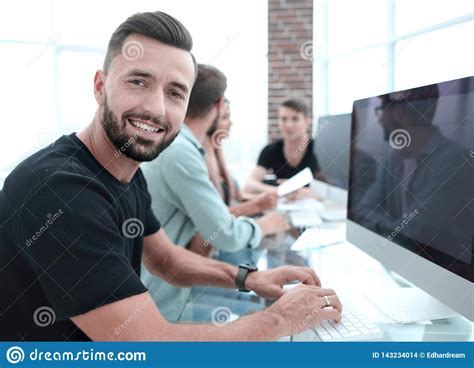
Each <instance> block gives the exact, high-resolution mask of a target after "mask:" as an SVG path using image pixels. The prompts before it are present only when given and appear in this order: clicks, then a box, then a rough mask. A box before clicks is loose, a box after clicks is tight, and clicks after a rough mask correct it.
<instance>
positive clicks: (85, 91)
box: [57, 51, 104, 134]
mask: <svg viewBox="0 0 474 368" xmlns="http://www.w3.org/2000/svg"><path fill="white" fill-rule="evenodd" d="M103 61H104V55H102V54H99V53H89V52H72V51H62V52H60V53H59V56H58V88H59V91H58V98H59V102H58V105H57V108H58V112H59V114H60V124H61V132H62V133H63V134H68V133H71V132H73V131H78V130H81V129H83V128H84V127H85V126H86V125H87V124H89V123H90V122H91V120H92V117H93V116H94V113H95V109H96V107H97V103H96V101H95V99H94V92H93V83H94V75H95V72H96V70H98V69H102V63H103Z"/></svg>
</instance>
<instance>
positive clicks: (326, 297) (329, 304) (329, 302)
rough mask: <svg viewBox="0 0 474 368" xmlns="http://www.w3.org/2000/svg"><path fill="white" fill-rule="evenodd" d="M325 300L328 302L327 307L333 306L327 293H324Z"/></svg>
mask: <svg viewBox="0 0 474 368" xmlns="http://www.w3.org/2000/svg"><path fill="white" fill-rule="evenodd" d="M324 301H325V302H326V305H325V306H324V307H325V308H326V307H329V306H331V301H330V300H329V297H328V296H327V295H324Z"/></svg>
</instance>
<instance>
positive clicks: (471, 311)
mask: <svg viewBox="0 0 474 368" xmlns="http://www.w3.org/2000/svg"><path fill="white" fill-rule="evenodd" d="M473 144H474V77H467V78H462V79H457V80H452V81H448V82H442V83H438V84H432V85H428V86H423V87H419V88H413V89H408V90H404V91H399V92H394V93H389V94H384V95H380V96H376V97H372V98H366V99H362V100H358V101H355V102H354V104H353V111H352V137H351V156H350V178H349V199H348V221H347V240H348V241H349V242H350V243H352V244H354V245H356V246H357V247H359V248H360V249H362V250H363V251H365V252H366V253H368V254H369V255H371V256H372V257H374V258H375V259H377V260H379V261H380V262H381V263H382V264H383V265H384V266H386V267H387V268H389V269H391V270H393V271H395V272H396V273H398V274H399V275H401V276H402V277H404V278H405V279H407V280H408V281H409V282H410V283H412V284H414V285H415V286H417V287H418V288H419V289H421V290H424V291H425V292H426V293H428V294H430V295H431V296H432V297H434V298H436V299H438V300H439V301H440V302H442V303H443V304H445V305H446V306H448V307H449V308H451V309H452V310H454V311H456V312H458V313H460V314H461V315H463V316H465V317H466V318H468V319H469V320H471V321H472V320H473V319H474V303H473V296H474V292H473V281H474V279H473V277H474V272H473V258H474V256H473V241H474V145H473ZM368 167H373V168H374V169H375V177H374V176H373V175H371V174H370V175H367V172H368V171H367V168H368Z"/></svg>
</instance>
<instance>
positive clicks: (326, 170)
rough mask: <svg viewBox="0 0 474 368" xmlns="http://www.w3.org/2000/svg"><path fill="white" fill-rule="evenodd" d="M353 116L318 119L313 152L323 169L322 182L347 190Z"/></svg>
mask: <svg viewBox="0 0 474 368" xmlns="http://www.w3.org/2000/svg"><path fill="white" fill-rule="evenodd" d="M350 141H351V114H341V115H327V116H321V117H320V118H319V119H318V126H317V129H316V133H315V135H314V144H313V150H314V154H315V155H316V158H317V160H318V163H319V166H320V168H321V174H322V176H321V180H323V181H325V182H326V183H327V184H330V185H334V186H336V187H339V188H341V189H344V190H347V188H348V182H349V152H350Z"/></svg>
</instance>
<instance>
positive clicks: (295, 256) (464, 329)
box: [187, 223, 474, 341]
mask: <svg viewBox="0 0 474 368" xmlns="http://www.w3.org/2000/svg"><path fill="white" fill-rule="evenodd" d="M322 226H326V227H330V228H332V229H333V230H334V231H344V224H341V223H339V224H336V223H330V224H327V223H326V224H323V225H322ZM291 244H292V243H291V240H289V239H288V237H287V238H286V239H284V238H283V236H275V237H271V238H267V239H265V241H264V244H263V247H264V248H265V250H264V251H263V252H261V254H260V258H259V262H258V265H259V268H260V269H265V268H268V267H276V266H278V265H284V264H294V265H300V266H303V265H306V266H310V267H312V268H313V269H314V270H315V271H316V273H317V274H318V275H319V277H320V279H321V282H322V284H323V287H329V288H332V289H334V290H336V292H337V293H338V294H339V295H341V296H343V297H344V298H350V299H351V302H352V303H353V304H356V305H357V306H358V307H359V308H361V309H363V310H364V311H366V313H367V314H368V315H369V317H371V319H372V320H373V321H374V322H375V323H376V324H377V325H378V326H379V327H380V328H381V329H382V330H383V331H384V338H383V340H382V341H474V332H473V331H474V323H472V322H470V321H468V320H466V319H465V318H463V317H461V316H459V315H458V316H457V317H455V318H450V319H445V320H437V321H432V322H431V323H428V324H405V325H402V324H396V323H393V322H392V321H391V320H390V319H389V318H388V317H387V316H386V314H384V313H382V312H381V311H379V310H378V309H377V308H376V307H374V306H373V305H372V304H371V303H370V302H369V301H368V300H367V298H365V296H364V293H366V292H368V293H373V292H376V291H377V290H383V289H384V288H387V287H389V286H393V285H394V284H395V281H394V280H393V279H392V277H391V276H390V274H389V273H388V272H387V270H386V269H385V268H384V267H382V265H381V264H380V263H379V262H377V261H376V260H374V259H373V258H371V257H370V256H368V255H367V254H365V253H364V252H362V251H361V250H359V249H358V248H356V247H355V246H353V245H351V244H349V243H347V242H342V243H339V244H336V245H331V246H328V247H322V248H317V249H314V248H313V249H310V250H301V251H298V252H295V251H292V250H291V249H289V247H290V245H291ZM238 297H239V293H238V292H229V293H228V295H227V296H226V297H225V298H221V297H219V298H214V297H213V296H211V297H205V296H202V297H201V298H200V299H199V308H200V309H201V311H202V310H203V309H204V310H208V311H209V313H208V315H207V317H203V315H202V313H201V315H200V317H199V318H193V319H192V321H195V322H212V320H211V317H210V315H211V313H210V312H211V311H216V310H218V309H219V308H227V309H228V310H230V311H232V312H233V313H235V312H236V311H237V310H240V311H239V312H237V314H241V315H242V314H246V313H247V312H253V311H255V310H258V309H262V308H264V306H265V302H264V301H262V300H260V301H259V300H258V299H259V298H258V297H257V296H253V301H254V302H256V303H253V304H252V306H251V308H249V309H248V310H247V311H245V312H243V311H242V310H244V309H245V308H246V307H244V305H246V303H247V302H248V300H246V301H240V300H237V298H238ZM203 301H204V305H203ZM239 303H240V304H239ZM196 304H197V303H196ZM241 307H242V308H241ZM187 309H188V310H191V311H192V309H193V300H190V301H189V302H188V306H187ZM391 313H398V314H399V313H409V311H403V310H401V311H400V310H397V306H394V308H393V311H388V312H387V314H391Z"/></svg>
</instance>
